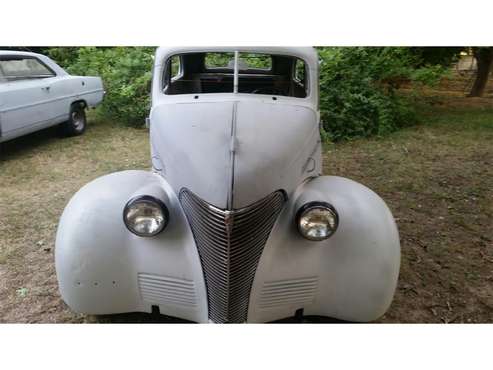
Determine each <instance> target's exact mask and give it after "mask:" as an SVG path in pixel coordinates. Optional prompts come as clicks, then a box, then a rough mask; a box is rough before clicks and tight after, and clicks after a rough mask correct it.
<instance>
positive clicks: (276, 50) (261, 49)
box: [156, 46, 318, 68]
mask: <svg viewBox="0 0 493 370" xmlns="http://www.w3.org/2000/svg"><path fill="white" fill-rule="evenodd" d="M233 51H240V52H250V53H265V54H279V55H292V56H296V57H298V58H301V59H303V60H304V61H305V62H306V63H307V64H308V65H309V66H310V68H316V67H317V66H318V54H317V51H316V50H315V48H313V47H311V46H310V47H291V46H175V47H169V46H162V47H159V48H158V49H157V50H156V58H157V59H158V63H163V62H164V60H166V59H167V58H168V57H169V56H171V55H174V54H181V53H193V52H195V53H200V52H233Z"/></svg>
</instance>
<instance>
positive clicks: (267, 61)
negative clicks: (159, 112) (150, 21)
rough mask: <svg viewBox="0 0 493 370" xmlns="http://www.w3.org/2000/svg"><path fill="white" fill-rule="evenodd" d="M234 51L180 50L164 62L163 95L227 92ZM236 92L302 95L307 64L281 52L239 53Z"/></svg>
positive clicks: (305, 81) (304, 92) (232, 87)
mask: <svg viewBox="0 0 493 370" xmlns="http://www.w3.org/2000/svg"><path fill="white" fill-rule="evenodd" d="M234 63H235V60H234V53H227V52H224V53H218V52H211V53H207V52H201V53H184V54H178V55H174V56H172V57H170V58H169V59H168V60H167V62H166V67H165V71H164V78H163V91H164V93H165V94H167V95H179V94H210V93H231V92H233V90H234V86H233V81H234ZM238 70H239V74H238V92H239V93H248V94H264V95H278V96H290V97H297V98H305V97H306V96H307V89H308V82H307V77H308V76H307V68H306V64H305V62H304V61H303V60H301V59H299V58H296V57H293V56H284V55H270V54H258V53H240V55H239V59H238Z"/></svg>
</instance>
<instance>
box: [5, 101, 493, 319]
mask: <svg viewBox="0 0 493 370" xmlns="http://www.w3.org/2000/svg"><path fill="white" fill-rule="evenodd" d="M436 99H437V101H438V102H439V103H437V104H434V106H433V107H432V108H426V109H423V111H422V116H423V117H422V124H421V125H419V126H416V127H412V128H408V129H405V130H402V131H400V132H397V133H395V134H393V135H390V136H388V137H385V138H381V139H378V138H376V139H361V140H354V141H350V142H345V143H338V144H335V145H334V144H333V145H327V146H326V148H325V173H326V174H333V175H339V176H345V177H349V178H352V179H354V180H356V181H360V182H362V183H363V184H365V185H367V186H369V187H370V188H372V189H373V190H375V191H376V192H377V193H379V194H380V195H381V196H382V198H384V199H385V201H386V202H387V203H388V205H389V207H390V208H391V209H392V211H393V212H394V215H395V217H396V218H397V222H398V226H399V230H400V235H401V243H402V267H401V275H400V280H399V286H398V290H397V293H396V297H395V300H394V302H393V304H392V306H391V309H390V310H389V312H388V313H387V314H386V315H385V316H384V317H383V318H382V321H384V322H450V321H455V322H462V321H463V322H493V291H492V286H493V251H492V245H493V234H492V233H493V227H492V226H493V225H492V221H491V220H492V216H493V202H492V199H493V166H492V165H493V145H492V143H493V105H492V104H491V100H486V101H482V102H481V103H474V104H472V106H471V105H469V104H470V103H466V104H462V105H461V106H460V107H458V108H456V107H457V105H456V104H453V103H451V101H452V100H450V99H452V98H449V99H445V98H440V97H438V98H436ZM440 99H442V100H443V101H442V102H441V103H440ZM453 99H455V98H453ZM461 101H462V100H461ZM149 158H150V156H149V143H148V133H147V131H146V130H136V129H131V128H123V127H121V126H117V125H113V124H110V123H108V122H97V121H95V120H94V119H92V120H91V124H90V125H89V127H88V130H87V132H86V134H85V135H84V136H81V137H76V138H69V139H61V138H59V137H57V135H56V130H46V131H43V132H39V133H35V134H33V135H29V136H27V137H24V138H20V139H17V140H14V141H11V142H8V143H5V144H4V145H3V147H2V149H1V153H0V281H1V282H2V283H1V284H0V322H94V321H104V322H107V321H110V322H112V321H119V322H122V321H123V322H125V321H148V320H154V318H152V319H150V316H148V315H116V316H109V317H99V318H95V317H91V316H82V315H77V314H75V313H73V312H71V311H70V310H69V309H68V307H67V306H66V305H65V304H64V303H63V302H62V301H61V299H60V296H59V294H58V287H57V281H56V276H55V269H54V261H53V251H54V238H55V232H56V226H57V223H58V219H59V217H60V215H61V213H62V211H63V208H64V206H65V204H66V203H67V202H68V200H69V199H70V197H71V196H72V195H73V194H74V193H75V192H76V191H77V190H78V189H79V188H80V187H81V186H83V185H84V184H86V183H87V182H89V181H91V180H92V179H95V178H97V177H99V176H101V175H103V174H107V173H111V172H115V171H120V170H124V169H146V168H149V167H150V160H149ZM161 319H162V318H161Z"/></svg>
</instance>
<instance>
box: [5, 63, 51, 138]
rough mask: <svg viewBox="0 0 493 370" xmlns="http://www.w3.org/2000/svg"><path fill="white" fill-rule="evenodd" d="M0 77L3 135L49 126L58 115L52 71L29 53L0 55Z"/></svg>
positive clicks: (10, 136) (14, 135)
mask: <svg viewBox="0 0 493 370" xmlns="http://www.w3.org/2000/svg"><path fill="white" fill-rule="evenodd" d="M0 72H1V74H2V76H3V80H4V86H3V88H2V90H3V93H2V105H1V106H0V123H1V130H2V137H3V138H13V137H17V136H20V135H24V134H27V133H29V132H32V131H35V130H38V129H42V128H44V127H47V126H50V124H52V122H53V120H54V118H55V117H56V115H57V114H58V113H57V112H56V111H55V110H54V109H53V105H54V103H55V101H56V96H54V93H53V92H52V90H51V85H52V83H53V81H55V80H56V79H57V76H56V73H55V72H54V71H52V70H51V69H50V68H49V67H47V66H46V65H45V64H44V63H42V62H41V61H40V60H39V59H37V58H35V57H31V56H19V55H13V56H8V55H7V56H6V55H3V56H0Z"/></svg>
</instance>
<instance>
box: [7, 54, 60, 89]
mask: <svg viewBox="0 0 493 370" xmlns="http://www.w3.org/2000/svg"><path fill="white" fill-rule="evenodd" d="M53 76H54V73H53V71H51V70H50V69H49V68H48V67H47V66H45V65H44V64H43V63H41V62H40V61H39V60H38V59H36V58H32V57H23V56H22V57H21V56H16V55H13V56H0V82H2V81H3V82H6V81H12V80H25V79H33V78H47V77H53Z"/></svg>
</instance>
